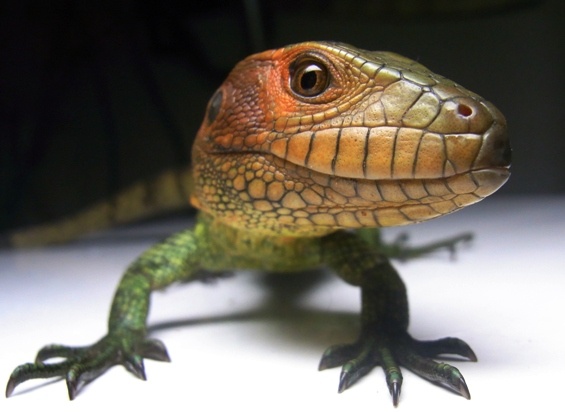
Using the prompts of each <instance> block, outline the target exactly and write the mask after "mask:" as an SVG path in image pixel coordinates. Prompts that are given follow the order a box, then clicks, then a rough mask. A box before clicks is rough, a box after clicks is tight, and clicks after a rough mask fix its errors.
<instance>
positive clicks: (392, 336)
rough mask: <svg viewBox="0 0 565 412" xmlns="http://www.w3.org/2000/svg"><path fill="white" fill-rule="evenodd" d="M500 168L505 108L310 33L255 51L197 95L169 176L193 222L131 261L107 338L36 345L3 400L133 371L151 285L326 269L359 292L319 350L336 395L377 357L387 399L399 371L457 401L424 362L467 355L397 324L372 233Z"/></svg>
mask: <svg viewBox="0 0 565 412" xmlns="http://www.w3.org/2000/svg"><path fill="white" fill-rule="evenodd" d="M510 163H511V149H510V145H509V140H508V137H507V132H506V120H505V118H504V116H503V114H502V113H501V112H500V111H499V110H498V109H497V108H496V107H495V106H494V105H493V104H492V103H490V102H488V101H487V100H485V99H483V98H482V97H480V96H478V95H477V94H475V93H473V92H471V91H469V90H467V89H465V88H464V87H462V86H460V85H458V84H457V83H455V82H453V81H451V80H448V79H447V78H445V77H443V76H440V75H437V74H435V73H433V72H432V71H430V70H429V69H427V68H426V67H424V66H423V65H421V64H420V63H418V62H415V61H413V60H411V59H409V58H406V57H403V56H401V55H398V54H395V53H392V52H372V51H366V50H361V49H358V48H355V47H354V46H351V45H348V44H344V43H337V42H313V41H312V42H304V43H299V44H294V45H290V46H286V47H283V48H279V49H274V50H268V51H264V52H261V53H256V54H253V55H251V56H249V57H247V58H246V59H244V60H242V61H241V62H240V63H238V64H237V65H236V66H235V67H234V68H233V70H232V71H231V72H230V74H229V75H228V77H227V78H226V80H225V81H224V83H223V84H222V85H221V86H220V87H219V88H218V89H217V91H216V92H215V93H214V94H213V96H212V97H211V99H210V100H209V103H208V105H207V108H206V112H205V115H204V119H203V122H202V125H201V126H200V129H199V130H198V132H197V135H196V139H195V141H194V144H193V148H192V162H191V164H192V166H191V172H190V173H188V172H187V173H182V174H179V176H180V177H182V178H183V179H184V181H183V185H184V186H185V187H186V188H188V189H189V192H190V193H189V195H188V196H189V199H188V200H189V201H190V204H192V206H194V207H195V208H196V209H198V213H197V216H196V222H195V224H194V226H193V227H190V228H188V229H185V230H182V231H180V232H179V233H177V234H174V235H172V236H170V237H169V238H167V239H165V240H164V241H162V242H161V243H159V244H157V245H155V246H153V247H151V248H150V249H148V250H147V251H145V252H144V253H142V254H141V255H140V256H139V257H138V258H137V260H135V261H134V262H133V263H131V264H130V266H129V267H128V268H127V269H126V271H125V273H124V275H123V277H122V279H121V281H120V283H119V285H118V287H117V290H116V292H115V295H114V298H113V301H112V305H111V309H110V315H109V320H108V332H107V335H106V336H104V337H103V338H102V339H100V340H99V341H98V342H96V343H94V344H93V345H91V346H85V347H70V346H65V345H48V346H45V347H43V348H42V349H41V350H40V351H39V352H38V354H37V357H36V360H35V362H33V363H26V364H22V365H20V366H18V367H16V368H15V370H14V371H13V373H12V374H11V376H10V378H9V381H8V383H7V387H6V396H7V397H9V396H10V395H12V393H13V391H14V389H15V388H16V386H18V385H19V384H20V383H22V382H24V381H27V380H29V379H35V378H48V377H56V376H60V377H64V378H65V380H66V384H67V389H68V395H69V398H70V399H71V400H72V399H74V398H75V397H76V396H77V394H78V392H79V391H80V389H81V388H82V387H83V386H84V385H85V384H87V383H90V382H91V381H93V380H94V379H96V378H98V377H99V376H100V375H102V374H103V373H104V372H105V371H106V370H107V369H109V368H110V367H112V366H115V365H123V366H124V367H125V368H126V369H127V370H128V371H129V372H131V373H132V374H133V375H134V376H136V377H138V378H141V379H145V368H144V362H143V360H144V358H147V359H153V360H158V361H169V355H168V353H167V350H166V348H165V345H164V344H163V343H162V342H161V341H159V340H157V339H154V338H150V337H148V336H147V324H146V323H147V322H146V319H147V315H148V311H149V304H150V296H151V293H152V292H153V291H156V290H160V289H163V288H165V287H168V286H170V285H171V284H174V283H177V282H183V283H184V282H189V281H194V280H197V279H199V277H201V275H202V273H221V272H224V271H227V270H230V271H231V270H238V269H252V270H260V271H272V272H288V273H295V272H296V273H300V272H304V271H306V270H311V269H318V268H324V269H327V270H330V271H332V272H335V274H337V275H338V276H339V277H341V278H342V279H343V280H344V281H345V282H347V283H349V284H351V285H354V286H358V287H359V288H360V291H361V314H360V316H361V327H360V333H359V336H358V338H357V340H355V341H354V342H353V343H344V344H337V345H333V346H331V347H329V348H328V349H327V350H326V351H325V352H324V354H323V356H322V359H321V361H320V364H319V369H320V370H323V369H327V368H333V367H338V366H341V368H342V369H341V374H340V379H339V387H338V390H339V392H342V391H343V390H345V389H347V388H349V387H350V386H351V385H353V384H354V383H355V382H356V381H358V380H359V379H360V378H361V377H362V376H364V375H365V374H367V373H368V372H369V371H371V370H372V369H373V368H374V367H376V366H380V367H382V369H383V371H384V373H385V376H386V383H387V386H388V389H389V392H390V394H391V397H392V402H393V404H394V405H395V406H396V405H397V404H398V402H399V398H400V393H401V387H402V381H403V378H402V371H401V367H402V368H407V369H408V370H411V371H413V372H415V373H416V374H417V375H420V376H422V377H423V378H425V379H427V380H429V381H432V382H434V383H437V384H439V385H440V386H444V387H446V388H447V389H450V390H452V391H455V392H456V393H458V394H460V395H462V396H463V397H465V398H468V399H469V398H470V392H469V389H468V386H467V384H466V382H465V379H464V377H463V375H462V374H461V372H460V371H459V370H458V369H457V368H455V367H453V366H452V365H449V364H447V363H443V362H438V361H436V360H434V358H437V356H438V355H440V354H455V355H459V356H461V357H463V358H466V359H468V360H471V361H476V360H477V358H476V355H475V354H474V352H473V350H472V349H471V348H470V346H469V345H468V344H467V343H465V342H464V341H462V340H460V339H458V338H442V339H438V340H435V341H420V340H417V339H415V338H413V337H412V336H411V335H410V334H409V333H408V331H407V329H408V312H409V311H408V301H407V296H406V287H405V285H404V283H403V281H402V280H401V278H400V277H399V275H398V273H397V271H396V270H395V268H394V267H393V266H392V264H391V263H390V260H391V258H394V257H399V256H401V254H402V252H406V253H409V252H410V249H409V248H407V247H406V248H403V247H400V248H387V247H385V245H384V243H382V242H381V241H380V237H379V234H380V232H379V230H380V229H379V228H382V227H388V226H400V225H407V224H413V223H419V222H423V221H427V220H429V219H433V218H436V217H439V216H442V215H446V214H448V213H451V212H454V211H456V210H459V209H461V208H463V207H466V206H468V205H471V204H474V203H476V202H478V201H480V200H482V199H484V198H485V197H487V196H489V195H490V194H492V193H493V192H495V191H496V190H498V189H499V188H500V187H501V186H502V185H503V184H504V183H505V182H506V181H507V179H508V178H509V176H510V171H509V168H510ZM458 240H461V238H456V239H452V240H450V241H447V242H438V243H437V244H436V245H432V246H431V247H430V248H428V249H425V250H424V249H422V250H421V251H420V252H425V251H427V250H431V249H434V248H436V247H441V246H446V245H447V246H449V245H451V244H452V243H455V242H457V241H458ZM397 246H398V245H397ZM401 246H402V245H401ZM413 251H416V252H417V249H414V250H413ZM415 254H418V253H415ZM404 256H408V255H404ZM52 358H63V360H61V361H59V362H46V361H47V360H49V359H52Z"/></svg>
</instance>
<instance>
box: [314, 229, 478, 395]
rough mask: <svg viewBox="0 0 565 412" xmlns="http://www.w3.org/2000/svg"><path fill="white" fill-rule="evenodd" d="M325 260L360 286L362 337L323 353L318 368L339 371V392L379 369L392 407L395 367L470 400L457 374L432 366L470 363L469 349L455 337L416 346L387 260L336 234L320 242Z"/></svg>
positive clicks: (398, 381)
mask: <svg viewBox="0 0 565 412" xmlns="http://www.w3.org/2000/svg"><path fill="white" fill-rule="evenodd" d="M324 257H325V261H326V262H327V263H328V264H329V266H330V267H332V268H333V269H334V270H335V271H336V272H337V273H338V274H339V275H340V276H341V277H342V278H343V279H344V280H345V281H347V282H348V283H351V284H353V285H357V286H360V287H361V298H362V305H361V306H362V308H361V333H360V336H359V338H358V339H357V341H356V342H354V343H351V344H341V345H335V346H332V347H330V348H328V349H327V350H326V352H325V353H324V355H323V356H322V359H321V361H320V366H319V369H320V370H323V369H327V368H332V367H335V366H342V371H341V376H340V382H339V392H342V391H344V390H345V389H347V388H348V387H350V386H351V385H352V384H354V383H355V382H356V381H357V380H359V379H360V378H361V377H362V376H364V375H365V374H367V373H368V372H369V371H370V370H371V369H373V368H374V367H375V366H381V367H382V368H383V370H384V373H385V376H386V381H387V385H388V388H389V391H390V393H391V396H392V399H393V403H394V405H397V403H398V400H399V397H400V390H401V386H402V372H401V370H400V366H404V367H406V368H407V369H410V370H411V371H413V372H415V373H416V374H418V375H420V376H422V377H423V378H425V379H427V380H429V381H432V382H435V383H438V384H440V385H442V386H445V387H447V388H449V389H451V390H454V391H455V392H457V393H459V394H461V395H462V396H464V397H465V398H467V399H469V398H470V394H469V390H468V388H467V385H466V383H465V380H464V378H463V376H462V375H461V373H460V372H459V371H458V370H457V369H456V368H455V367H453V366H451V365H448V364H445V363H437V362H435V361H434V360H432V358H434V357H436V356H437V355H440V354H456V355H459V356H462V357H464V358H467V359H469V360H472V361H475V360H476V356H475V354H474V353H473V351H472V350H471V348H470V347H469V346H468V345H467V344H466V343H465V342H463V341H462V340H460V339H457V338H444V339H440V340H437V341H426V342H424V341H418V340H416V339H414V338H412V337H411V336H410V335H409V334H408V332H407V329H408V318H409V316H408V301H407V296H406V288H405V286H404V283H403V282H402V280H401V279H400V277H399V276H398V273H397V272H396V270H395V269H394V268H393V267H392V265H391V264H390V262H389V260H388V259H387V258H386V257H385V256H384V255H382V254H380V253H379V252H378V251H375V250H374V249H372V248H371V247H369V244H367V243H366V242H365V241H364V240H363V239H362V238H361V237H360V236H358V234H354V233H345V232H341V233H336V234H333V235H330V236H328V237H327V238H326V239H325V240H324Z"/></svg>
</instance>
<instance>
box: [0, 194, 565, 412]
mask: <svg viewBox="0 0 565 412" xmlns="http://www.w3.org/2000/svg"><path fill="white" fill-rule="evenodd" d="M564 212H565V198H534V199H525V198H504V197H502V198H501V197H500V196H499V197H498V198H497V197H496V196H495V197H494V198H493V199H488V200H486V201H484V202H482V203H480V204H478V205H475V206H472V207H470V208H468V209H466V210H464V211H461V212H458V213H456V214H454V215H451V216H447V217H444V218H441V219H438V220H436V221H433V222H429V223H425V224H422V225H418V226H414V227H411V228H404V229H403V230H404V231H408V232H409V233H410V234H411V240H412V241H413V243H423V242H425V241H431V240H437V239H441V238H442V237H447V236H451V235H453V234H457V233H460V232H462V231H468V230H473V231H474V232H475V234H476V238H475V241H474V243H473V245H472V246H471V247H469V248H464V250H461V251H460V252H459V253H458V256H457V259H456V261H455V262H451V261H450V260H449V259H448V257H447V254H446V253H443V254H437V255H435V256H433V257H428V258H425V259H419V260H416V261H412V262H410V263H398V264H396V267H397V268H398V269H399V271H400V273H401V274H402V276H403V278H404V280H405V281H406V283H407V286H408V290H409V298H410V304H411V311H412V312H411V313H412V314H411V328H410V331H411V333H412V334H413V335H414V336H415V337H417V338H421V339H434V338H440V337H444V336H457V337H460V338H462V339H464V340H466V341H467V342H468V343H469V344H470V345H471V346H472V347H473V349H474V350H475V352H476V353H477V355H478V357H479V362H478V363H470V362H453V364H454V365H455V366H457V367H458V368H459V369H460V370H461V371H462V373H463V374H464V376H465V378H466V380H467V383H468V385H469V388H470V391H471V395H472V400H471V401H467V400H465V399H463V398H462V397H459V396H456V395H453V394H451V393H449V392H447V391H446V390H444V389H441V388H438V387H436V386H433V385H431V384H429V383H427V382H425V381H423V380H421V379H420V378H418V377H416V376H415V375H413V374H411V373H410V372H408V371H404V385H403V388H402V396H401V401H400V405H399V409H398V410H400V411H403V412H408V411H414V410H422V409H423V408H424V409H426V410H431V409H432V408H433V410H434V411H437V412H440V411H444V410H451V409H453V408H456V409H457V410H458V411H467V410H472V411H490V410H498V409H502V410H515V408H516V407H519V408H520V410H524V411H527V410H559V409H561V407H562V406H563V404H564V403H565V401H563V397H562V393H561V390H562V385H561V383H560V381H561V379H562V377H563V374H564V372H565V351H564V350H563V348H564V347H565V337H564V333H563V323H564V322H563V316H564V314H565V310H564V309H565V300H564V292H565V257H564V252H565V248H564V246H565V213H564ZM173 223H175V222H173ZM176 223H178V222H176ZM176 223H175V225H176ZM183 224H188V223H187V222H183ZM172 230H174V229H172ZM152 231H153V233H156V236H148V235H147V234H148V233H152ZM162 232H163V227H162V225H157V226H156V225H154V224H153V225H149V226H148V225H147V224H146V225H144V226H142V227H137V228H133V230H132V229H127V230H118V231H112V232H108V233H106V234H104V235H103V236H100V237H98V238H96V239H91V240H87V241H79V242H75V243H74V244H70V245H66V246H62V247H54V248H48V249H43V250H27V251H17V252H8V251H2V252H0V271H1V274H0V313H1V317H0V330H1V333H2V337H1V341H0V342H1V345H0V349H1V350H0V378H1V379H2V382H3V383H4V384H5V382H6V381H7V378H8V376H9V374H10V372H11V371H12V369H13V368H14V367H15V366H16V365H18V364H20V363H24V362H29V361H32V359H33V357H34V356H35V353H36V351H37V350H38V349H39V348H40V347H41V346H43V345H44V344H47V343H64V344H72V345H85V344H89V343H91V342H93V341H95V340H97V339H98V338H99V337H101V336H102V335H103V334H104V333H105V328H106V317H107V313H108V308H109V304H110V300H111V296H112V293H113V290H114V288H115V286H116V284H117V282H118V279H119V278H120V275H121V272H122V271H123V270H124V269H125V267H126V266H127V264H128V263H129V262H130V261H131V260H132V259H133V258H134V257H135V256H136V255H137V254H138V253H140V252H141V251H142V250H143V249H145V248H146V247H148V246H149V245H150V244H151V243H153V242H154V241H155V240H156V238H159V237H160V236H161V233H162ZM398 232H399V230H396V229H393V230H389V231H388V232H386V234H387V237H389V238H394V236H395V234H396V233H398ZM124 233H125V234H126V235H127V236H120V234H122V235H123V234H124ZM135 233H142V234H144V236H143V237H142V238H141V239H137V240H136V239H132V238H131V236H129V235H131V234H135ZM260 279H261V278H260V277H259V278H258V277H256V276H252V275H251V274H242V275H239V276H236V277H233V278H229V279H223V280H220V281H218V282H217V283H215V284H213V285H204V284H200V283H199V284H192V285H186V286H175V287H172V288H170V289H169V290H167V291H166V292H164V293H157V294H155V296H154V298H153V302H152V304H153V306H152V312H151V316H150V325H152V326H153V327H156V329H155V330H154V332H153V337H156V338H159V339H161V340H163V341H164V342H165V344H166V345H167V348H168V350H169V354H170V356H171V358H172V363H160V362H153V361H146V364H145V366H146V372H147V376H148V381H147V382H142V381H140V380H138V379H135V378H134V377H133V376H132V375H130V374H129V373H127V372H126V371H125V370H124V369H123V368H121V367H116V368H113V369H111V370H110V371H109V372H108V373H106V375H104V376H102V377H101V378H99V379H98V380H97V381H95V382H93V383H92V384H90V385H89V386H87V387H85V388H84V389H83V391H82V392H81V393H80V395H79V397H78V398H77V399H76V400H75V401H73V402H69V401H68V400H67V395H66V388H65V384H64V382H62V381H55V382H52V381H32V382H28V383H25V384H22V385H21V386H19V387H18V388H17V389H16V391H15V394H14V396H13V397H12V398H10V399H7V400H6V399H3V398H2V400H0V410H2V411H22V410H34V409H35V408H37V409H38V410H58V411H65V410H77V408H78V409H79V410H81V411H87V410H93V411H94V410H114V411H122V410H128V411H129V410H158V408H166V409H167V410H169V411H177V410H179V411H181V410H182V411H184V410H188V411H199V412H202V411H220V410H244V409H245V410H248V411H264V410H269V411H278V410H281V411H282V410H285V411H288V410H294V411H309V410H312V411H313V410H315V411H338V410H339V411H343V410H356V411H376V410H379V411H386V410H393V409H394V408H393V407H392V404H391V401H390V396H389V394H388V390H387V388H386V385H385V382H384V377H383V374H382V372H381V370H379V369H375V370H374V371H373V372H372V373H371V374H369V375H368V376H367V377H366V378H364V379H363V380H362V381H360V382H359V383H357V384H356V385H355V386H353V387H352V388H351V389H349V390H347V391H346V392H345V393H343V394H340V395H338V394H337V391H336V390H337V383H338V377H339V369H332V370H327V371H324V372H318V371H317V363H318V361H319V358H320V356H321V353H322V352H323V350H324V349H325V348H326V347H327V346H328V345H330V344H333V343H339V342H343V341H348V340H352V339H354V338H355V336H356V330H357V329H356V328H357V325H358V323H357V313H358V310H359V294H358V291H357V290H356V289H355V288H352V287H350V286H347V285H346V284H344V283H343V282H341V281H340V280H339V279H337V278H333V277H330V278H329V280H326V281H324V282H323V283H321V284H320V285H318V286H316V287H313V288H311V289H310V291H309V292H308V293H306V294H305V295H304V296H302V297H301V298H299V299H298V301H297V302H296V304H295V305H292V304H291V303H290V302H289V301H290V300H291V298H292V296H291V295H290V292H288V291H287V290H286V289H285V288H282V290H281V287H280V286H279V287H278V288H272V287H271V288H269V287H267V286H266V285H265V284H264V283H263V282H261V281H259V280H260ZM293 281H294V280H293V278H292V277H289V278H288V282H293ZM277 291H278V293H276V294H275V292H277ZM272 295H274V296H278V297H279V299H270V296H272ZM46 382H49V383H46ZM349 408H354V409H349Z"/></svg>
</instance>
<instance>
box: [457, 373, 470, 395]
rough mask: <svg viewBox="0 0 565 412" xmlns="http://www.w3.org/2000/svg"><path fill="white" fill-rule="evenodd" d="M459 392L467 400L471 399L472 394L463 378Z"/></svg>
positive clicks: (460, 381)
mask: <svg viewBox="0 0 565 412" xmlns="http://www.w3.org/2000/svg"><path fill="white" fill-rule="evenodd" d="M457 392H459V394H461V396H463V397H464V398H465V399H471V393H470V392H469V388H468V387H467V383H466V382H465V379H464V378H463V376H461V377H460V378H459V385H458V390H457Z"/></svg>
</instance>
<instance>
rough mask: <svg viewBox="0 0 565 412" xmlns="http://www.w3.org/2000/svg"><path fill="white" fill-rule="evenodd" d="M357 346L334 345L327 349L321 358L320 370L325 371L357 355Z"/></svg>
mask: <svg viewBox="0 0 565 412" xmlns="http://www.w3.org/2000/svg"><path fill="white" fill-rule="evenodd" d="M356 351H357V348H356V346H355V345H349V344H346V345H334V346H331V347H329V348H328V349H326V351H325V352H324V354H323V355H322V359H320V364H319V365H318V370H320V371H323V370H325V369H330V368H335V367H336V366H341V365H343V364H345V363H346V362H347V361H349V360H350V359H352V358H354V357H355V354H356Z"/></svg>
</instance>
